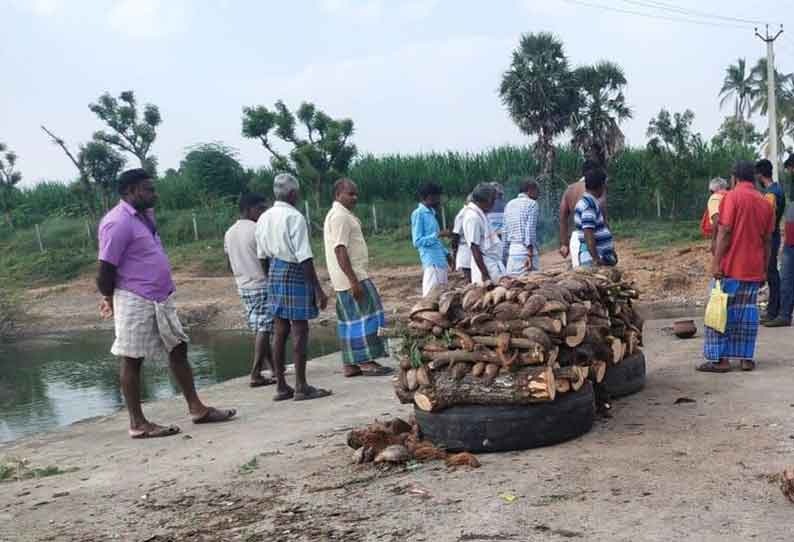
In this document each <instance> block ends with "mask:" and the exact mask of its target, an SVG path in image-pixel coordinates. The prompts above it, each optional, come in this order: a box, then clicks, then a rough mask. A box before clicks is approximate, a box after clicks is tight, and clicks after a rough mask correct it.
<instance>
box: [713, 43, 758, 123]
mask: <svg viewBox="0 0 794 542" xmlns="http://www.w3.org/2000/svg"><path fill="white" fill-rule="evenodd" d="M753 74H754V70H753V71H748V70H747V61H746V60H745V59H743V58H739V59H737V61H736V64H731V65H730V66H728V67H727V69H726V70H725V79H724V81H723V83H722V88H721V89H720V96H721V97H722V99H721V100H720V108H722V107H725V104H726V103H728V101H729V100H733V101H734V105H733V107H734V116H735V117H736V120H737V121H739V119H743V118H744V113H745V111H746V112H747V118H748V119H749V118H750V105H751V102H752V100H753V98H754V97H755V88H756V87H755V85H754V75H753Z"/></svg>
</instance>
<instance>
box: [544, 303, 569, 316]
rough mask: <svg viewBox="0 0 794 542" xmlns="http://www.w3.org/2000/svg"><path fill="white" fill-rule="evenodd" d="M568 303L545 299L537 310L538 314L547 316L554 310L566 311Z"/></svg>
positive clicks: (554, 311)
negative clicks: (543, 303)
mask: <svg viewBox="0 0 794 542" xmlns="http://www.w3.org/2000/svg"><path fill="white" fill-rule="evenodd" d="M568 307H569V305H568V304H567V303H564V302H562V301H556V300H551V301H547V302H546V304H545V305H543V307H541V309H540V310H539V311H538V315H540V316H547V315H551V314H553V313H556V312H567V311H568Z"/></svg>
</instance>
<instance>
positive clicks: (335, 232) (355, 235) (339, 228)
mask: <svg viewBox="0 0 794 542" xmlns="http://www.w3.org/2000/svg"><path fill="white" fill-rule="evenodd" d="M323 238H324V240H325V263H326V266H327V267H328V275H329V276H330V277H331V284H332V285H333V287H334V290H336V291H337V292H344V291H345V290H349V289H350V281H349V280H348V278H347V275H345V273H344V271H342V268H341V267H340V266H339V261H338V260H337V259H336V251H335V250H334V249H336V247H338V246H343V247H345V248H346V249H347V256H348V258H350V264H351V266H352V267H353V272H354V273H355V274H356V278H358V280H359V281H362V280H364V279H366V278H368V276H369V275H368V274H367V265H368V263H369V251H368V250H367V243H366V241H364V233H363V232H362V231H361V222H360V221H359V220H358V218H356V215H354V214H353V213H351V212H350V211H349V210H348V209H347V208H346V207H345V206H344V205H342V204H341V203H339V202H338V201H335V202H334V204H333V206H332V207H331V210H330V211H328V214H327V215H326V216H325V223H324V224H323Z"/></svg>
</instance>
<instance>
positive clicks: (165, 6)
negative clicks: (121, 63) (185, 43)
mask: <svg viewBox="0 0 794 542" xmlns="http://www.w3.org/2000/svg"><path fill="white" fill-rule="evenodd" d="M187 11H188V10H187V6H186V4H185V2H184V1H183V0H168V1H164V0H117V1H116V2H115V3H114V5H113V7H112V9H111V10H110V12H109V14H108V21H109V23H110V26H111V28H113V30H115V31H116V32H119V33H120V34H123V35H125V36H127V37H129V38H133V39H155V38H161V37H164V36H167V35H170V34H175V33H180V32H183V31H184V30H185V29H186V27H187V24H186V23H187V21H186V17H187Z"/></svg>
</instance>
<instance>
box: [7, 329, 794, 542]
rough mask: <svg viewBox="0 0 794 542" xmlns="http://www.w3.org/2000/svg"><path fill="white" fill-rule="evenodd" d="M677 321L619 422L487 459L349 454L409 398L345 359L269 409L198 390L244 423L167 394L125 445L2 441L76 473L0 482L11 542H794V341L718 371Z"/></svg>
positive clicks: (652, 340)
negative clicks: (789, 473)
mask: <svg viewBox="0 0 794 542" xmlns="http://www.w3.org/2000/svg"><path fill="white" fill-rule="evenodd" d="M670 323H671V322H670V321H669V320H654V321H650V322H648V324H647V328H646V337H647V340H646V342H647V346H646V349H645V351H646V355H647V358H648V379H647V386H646V389H645V390H644V391H642V392H640V393H638V394H636V395H634V396H631V397H628V398H625V399H622V400H620V401H616V402H615V403H614V408H613V411H612V413H613V417H612V418H609V419H602V420H600V421H598V422H597V424H596V426H595V427H594V429H593V430H592V431H591V432H590V433H589V434H587V435H585V436H583V437H581V438H579V439H576V440H574V441H570V442H568V443H564V444H561V445H557V446H554V447H550V448H543V449H536V450H529V451H524V452H513V453H506V454H483V455H480V456H479V457H480V460H481V461H482V468H480V469H477V470H467V469H462V470H457V471H448V470H447V468H446V467H444V466H443V465H442V464H440V463H427V464H423V465H421V466H420V467H419V468H417V469H414V470H411V469H406V468H392V469H388V468H384V469H378V468H375V467H373V466H361V467H359V466H355V467H354V466H352V465H350V463H349V458H350V455H351V450H349V449H348V448H347V447H346V445H345V434H346V432H347V430H348V429H349V428H350V427H351V426H356V425H360V424H364V423H366V422H369V421H371V420H372V419H373V418H375V417H388V416H390V415H403V416H404V415H407V414H408V413H409V409H408V408H407V407H404V406H401V405H399V404H397V402H396V400H395V399H394V398H393V395H392V393H391V387H390V386H391V384H390V382H389V379H388V378H378V379H343V378H341V376H340V371H339V360H338V357H337V356H336V355H332V356H328V357H326V358H323V359H320V360H316V361H314V362H312V363H311V365H310V374H311V377H312V379H313V381H314V382H315V383H316V384H319V385H322V386H327V387H331V388H333V390H334V392H335V395H334V396H333V397H332V398H329V399H324V400H318V401H311V402H308V403H298V404H295V403H294V402H285V403H273V402H272V401H270V397H271V395H272V393H273V392H272V389H267V388H265V389H261V388H260V389H250V388H247V387H246V386H245V380H244V379H238V380H234V381H229V382H226V383H223V384H219V385H216V386H212V387H210V388H207V389H206V390H204V392H203V395H204V396H205V398H206V399H207V400H209V401H211V402H212V403H214V404H218V405H234V406H236V407H238V408H239V409H240V416H239V419H238V420H236V421H234V422H229V423H226V424H221V425H215V426H192V425H190V424H189V423H188V421H187V419H186V417H185V412H184V407H183V404H182V403H181V401H180V400H179V399H172V400H167V401H160V402H156V403H153V404H149V405H147V411H148V413H149V414H150V415H151V417H152V418H154V419H156V420H159V421H162V422H179V423H181V424H182V427H183V429H184V434H183V435H180V436H177V437H172V438H168V439H161V440H156V441H131V440H129V439H127V438H126V433H125V422H126V417H125V414H124V413H118V414H116V415H114V416H110V417H106V418H100V419H96V420H90V421H86V422H82V423H80V424H77V425H74V426H72V427H69V428H67V429H65V430H63V431H59V432H54V433H49V434H45V435H41V436H38V437H34V438H27V439H23V440H20V441H17V442H14V443H10V444H6V445H3V446H0V457H3V456H5V457H17V458H26V459H27V460H28V461H29V462H30V465H31V466H38V467H44V466H50V465H52V466H58V467H60V468H61V469H64V470H69V469H78V470H75V471H73V472H70V473H67V474H61V475H57V476H51V477H48V478H41V479H38V480H35V479H34V480H26V481H22V482H12V483H3V484H0V540H58V541H78V540H79V541H100V540H102V541H104V540H130V541H141V542H143V541H149V542H151V541H158V542H164V541H182V540H191V541H193V540H196V541H198V540H201V541H222V540H223V541H226V540H240V541H260V540H261V541H265V540H267V541H291V540H345V541H359V540H393V541H398V540H411V541H414V540H415V541H486V540H487V541H491V540H516V541H517V540H551V541H555V540H558V541H559V540H570V539H574V540H576V539H581V540H591V541H602V540H603V541H606V540H618V541H632V542H637V541H658V540H693V541H695V540H697V541H712V540H713V541H720V542H725V541H734V540H735V541H740V540H742V541H746V540H764V541H767V540H781V541H784V540H786V541H788V540H791V539H792V530H791V522H790V518H791V514H792V512H793V511H794V508H793V506H794V505H792V504H790V503H789V502H788V501H786V500H785V499H784V497H783V496H782V494H781V492H780V490H779V489H778V487H777V485H776V484H775V483H774V475H775V474H777V473H779V472H781V471H782V469H783V468H784V467H785V466H786V465H787V464H791V463H794V418H793V417H792V413H794V400H793V399H792V397H791V384H790V383H791V381H792V378H793V377H794V365H793V364H792V362H791V359H790V357H789V356H788V355H787V354H783V353H784V352H790V351H791V349H792V348H794V335H792V333H791V332H790V331H789V330H785V329H784V330H768V329H763V330H762V332H761V339H760V344H759V354H758V360H759V366H760V368H759V370H757V371H756V372H753V373H741V372H733V373H731V374H727V375H708V374H701V373H696V372H695V371H694V370H693V365H694V363H695V362H696V361H697V360H698V358H699V352H700V349H701V348H702V341H701V339H700V338H696V339H692V340H689V341H681V340H677V339H674V338H673V337H671V336H670V335H669V334H668V333H667V332H666V328H667V327H668V326H669V325H670ZM701 329H702V328H701ZM681 397H686V398H689V399H691V400H693V402H688V403H682V404H676V399H678V398H681ZM254 458H255V459H256V464H255V466H254V465H252V464H251V463H249V462H250V461H251V460H252V459H254ZM247 463H248V464H249V466H248V467H245V466H244V465H245V464H247ZM505 495H507V496H512V497H514V499H513V501H512V502H510V503H508V502H506V500H505V498H504V497H503V496H505Z"/></svg>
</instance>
